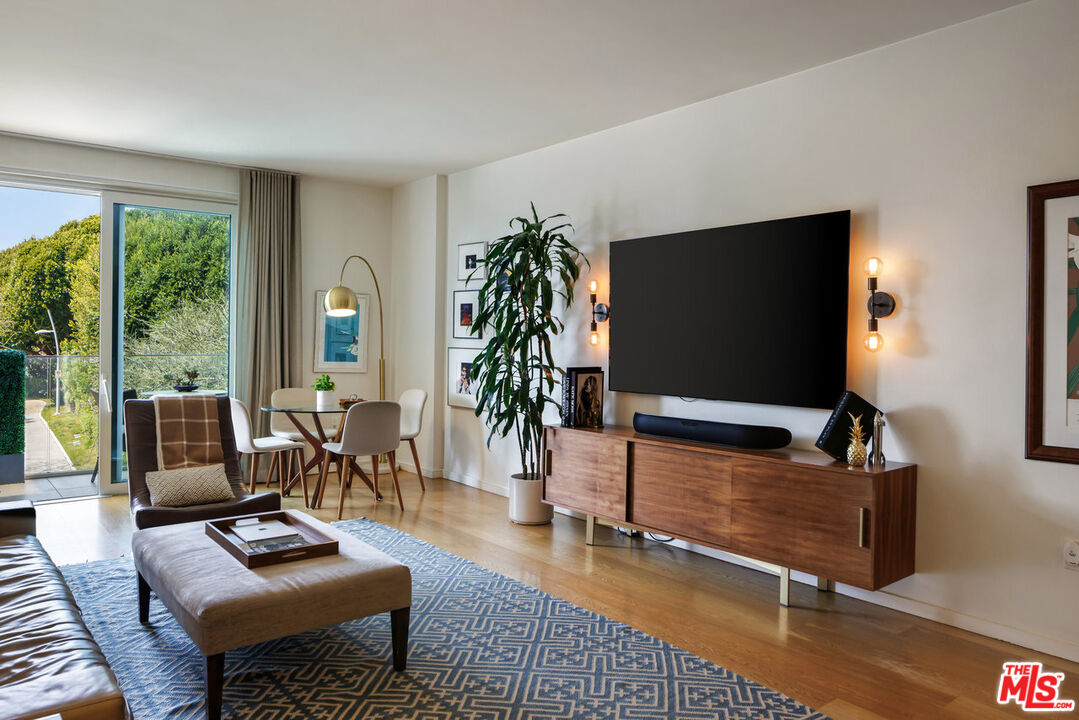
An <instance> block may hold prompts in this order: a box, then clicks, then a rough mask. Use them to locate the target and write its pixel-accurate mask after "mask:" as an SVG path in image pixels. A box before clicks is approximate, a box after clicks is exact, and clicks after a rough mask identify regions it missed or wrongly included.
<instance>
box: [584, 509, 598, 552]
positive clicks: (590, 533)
mask: <svg viewBox="0 0 1079 720" xmlns="http://www.w3.org/2000/svg"><path fill="white" fill-rule="evenodd" d="M584 544H585V545H595V544H596V516H595V515H586V516H585V519H584Z"/></svg>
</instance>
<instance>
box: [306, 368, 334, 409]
mask: <svg viewBox="0 0 1079 720" xmlns="http://www.w3.org/2000/svg"><path fill="white" fill-rule="evenodd" d="M311 387H313V388H314V389H315V407H317V408H318V409H319V410H332V409H333V406H334V398H333V391H334V390H336V389H337V383H335V382H334V381H333V380H331V379H330V376H329V375H321V376H319V377H318V378H317V379H316V380H315V382H314V384H313V385H312V386H311Z"/></svg>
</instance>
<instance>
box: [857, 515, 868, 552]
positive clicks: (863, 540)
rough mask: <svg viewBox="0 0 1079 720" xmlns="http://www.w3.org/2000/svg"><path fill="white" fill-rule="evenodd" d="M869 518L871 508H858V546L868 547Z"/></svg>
mask: <svg viewBox="0 0 1079 720" xmlns="http://www.w3.org/2000/svg"><path fill="white" fill-rule="evenodd" d="M868 520H869V508H864V507H861V508H858V547H860V548H867V547H869V543H868V542H867V540H868V538H867V537H866V535H867V532H866V528H865V526H866V522H867V521H868Z"/></svg>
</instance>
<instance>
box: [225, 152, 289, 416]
mask: <svg viewBox="0 0 1079 720" xmlns="http://www.w3.org/2000/svg"><path fill="white" fill-rule="evenodd" d="M297 183H298V181H297V178H296V176H295V175H289V174H287V173H279V172H271V171H265V170H243V171H241V173H240V239H239V243H240V244H239V253H238V255H239V257H238V258H237V260H238V263H237V268H236V272H237V302H236V314H237V318H236V330H237V343H236V351H237V352H236V354H237V362H236V394H237V396H238V397H239V398H240V399H241V400H243V401H244V402H246V403H247V405H248V408H250V410H251V420H252V422H253V424H254V427H253V428H252V429H253V430H254V432H255V433H256V435H257V436H264V435H267V434H269V420H268V418H267V417H266V413H264V412H261V411H260V410H259V407H261V406H263V405H268V404H269V402H270V394H271V393H272V392H273V391H274V390H276V389H278V388H283V387H292V386H294V385H296V384H298V383H299V382H300V381H301V380H302V372H303V368H302V364H301V356H300V347H301V345H302V338H301V337H300V332H301V331H300V327H301V323H300V306H301V304H302V303H301V297H300V217H299V205H300V202H299V195H298V192H297Z"/></svg>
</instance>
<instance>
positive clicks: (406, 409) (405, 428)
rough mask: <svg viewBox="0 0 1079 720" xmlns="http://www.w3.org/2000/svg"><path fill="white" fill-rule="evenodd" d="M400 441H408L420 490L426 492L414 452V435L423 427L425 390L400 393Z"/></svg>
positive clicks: (418, 460)
mask: <svg viewBox="0 0 1079 720" xmlns="http://www.w3.org/2000/svg"><path fill="white" fill-rule="evenodd" d="M398 402H399V403H400V404H401V442H404V441H406V440H407V441H408V447H409V448H410V449H411V450H412V459H413V460H414V461H415V462H416V475H417V476H418V477H419V478H420V490H421V491H422V492H427V486H426V485H425V484H424V482H423V470H422V469H421V468H420V455H419V453H417V452H416V436H417V435H419V434H420V430H421V429H422V428H423V407H424V406H425V405H426V404H427V391H426V390H420V389H419V388H412V389H411V390H405V391H404V392H403V393H401V399H400V400H398Z"/></svg>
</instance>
